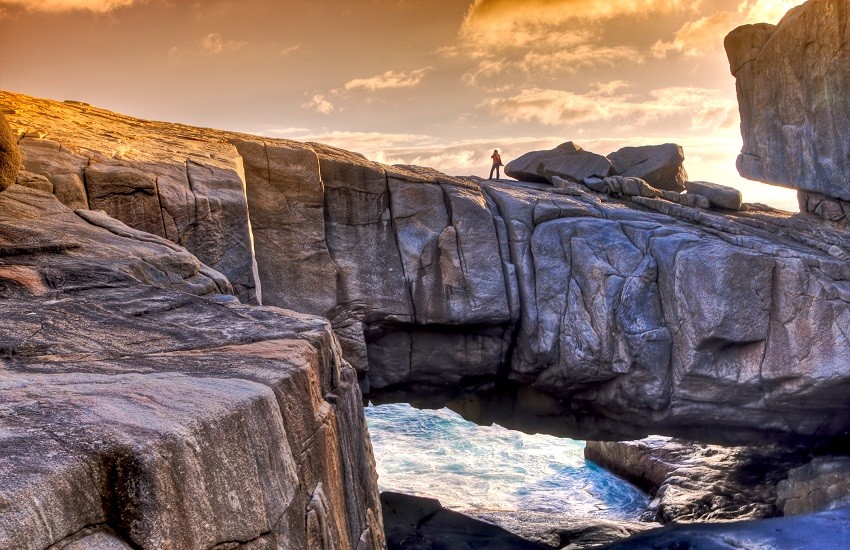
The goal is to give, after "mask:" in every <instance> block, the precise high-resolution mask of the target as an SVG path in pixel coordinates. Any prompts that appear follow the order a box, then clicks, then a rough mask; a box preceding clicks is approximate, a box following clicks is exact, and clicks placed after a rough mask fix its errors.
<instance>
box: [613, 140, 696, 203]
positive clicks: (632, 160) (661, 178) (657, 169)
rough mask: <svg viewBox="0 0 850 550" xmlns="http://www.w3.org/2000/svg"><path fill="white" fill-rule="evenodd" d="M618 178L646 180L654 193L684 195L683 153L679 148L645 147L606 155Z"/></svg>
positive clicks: (671, 145) (627, 148)
mask: <svg viewBox="0 0 850 550" xmlns="http://www.w3.org/2000/svg"><path fill="white" fill-rule="evenodd" d="M608 159H609V160H610V161H611V163H612V164H613V165H614V171H615V173H616V174H617V175H619V176H625V177H629V176H631V177H636V178H640V179H642V180H645V181H646V182H647V183H648V184H649V185H651V186H652V187H655V188H656V189H662V190H665V191H684V189H685V181H686V180H687V179H688V173H687V172H686V171H685V166H684V162H685V153H684V151H683V150H682V147H681V146H680V145H676V144H674V143H665V144H663V145H644V146H641V147H623V148H622V149H620V150H619V151H616V152H614V153H611V154H610V155H608Z"/></svg>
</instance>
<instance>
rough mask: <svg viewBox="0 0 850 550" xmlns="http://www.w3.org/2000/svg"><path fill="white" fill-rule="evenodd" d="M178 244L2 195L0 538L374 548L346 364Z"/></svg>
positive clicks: (19, 543)
mask: <svg viewBox="0 0 850 550" xmlns="http://www.w3.org/2000/svg"><path fill="white" fill-rule="evenodd" d="M232 291H233V290H232V287H231V284H230V282H229V281H228V279H227V278H226V277H225V276H224V275H222V274H221V273H218V272H216V271H215V270H213V269H211V268H209V267H207V266H205V265H203V264H201V263H200V262H199V261H198V260H197V258H195V257H194V256H193V255H191V254H189V253H188V252H187V251H186V250H185V249H184V248H182V247H180V246H178V245H176V244H174V243H172V242H170V241H168V240H166V239H164V238H161V237H158V236H155V235H152V234H149V233H144V232H142V231H139V230H137V229H133V228H130V227H128V226H127V225H125V224H123V223H121V222H119V221H117V220H115V219H113V218H110V217H108V216H106V215H105V214H103V213H102V212H97V211H92V210H77V211H76V213H75V212H74V211H72V210H70V209H69V208H67V207H66V206H64V205H63V204H61V203H60V202H59V200H57V198H56V197H55V196H54V195H53V194H51V193H49V192H46V191H43V190H38V189H32V188H28V187H24V186H21V185H12V186H11V187H10V188H8V189H7V190H6V191H5V192H3V193H0V349H2V356H0V547H2V548H10V549H11V548H14V549H21V550H24V549H43V548H68V549H71V548H74V549H92V548H100V549H103V548H109V549H121V548H127V549H129V548H157V549H207V548H217V549H225V548H237V547H246V548H268V547H275V548H299V549H302V548H352V549H353V548H357V549H366V548H376V549H377V548H382V547H383V545H384V541H383V526H382V520H381V513H380V504H379V502H378V493H377V486H376V478H377V476H376V474H375V470H374V461H373V458H372V452H371V447H370V443H369V438H368V434H367V432H366V427H365V419H364V416H363V410H362V406H361V398H360V391H359V387H358V385H357V375H356V372H355V371H354V370H353V369H352V368H351V367H350V366H349V365H348V364H347V363H346V362H345V361H344V360H343V358H342V355H341V352H340V349H339V345H338V342H337V340H336V337H335V336H334V334H333V332H332V330H331V327H330V325H329V324H328V323H327V321H325V320H323V319H320V318H317V317H312V316H307V315H302V314H297V313H294V312H291V311H285V310H282V309H278V308H274V307H259V306H245V305H242V304H240V303H239V301H238V300H237V299H236V297H235V296H233V295H231V294H230V293H231V292H232Z"/></svg>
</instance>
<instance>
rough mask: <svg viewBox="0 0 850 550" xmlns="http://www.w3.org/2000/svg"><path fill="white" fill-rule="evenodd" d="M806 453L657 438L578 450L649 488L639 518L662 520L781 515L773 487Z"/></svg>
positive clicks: (591, 445)
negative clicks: (647, 501) (651, 497)
mask: <svg viewBox="0 0 850 550" xmlns="http://www.w3.org/2000/svg"><path fill="white" fill-rule="evenodd" d="M809 453H810V451H809V450H808V449H805V448H797V449H793V448H791V449H789V448H783V447H779V446H776V445H761V446H742V447H737V446H736V447H722V446H719V445H706V444H701V443H693V442H689V441H683V440H678V439H671V438H668V437H659V436H652V437H647V438H644V439H641V440H638V441H589V442H588V443H587V446H586V447H585V450H584V455H585V457H586V458H587V459H588V460H592V461H593V462H595V463H597V464H599V465H600V466H602V467H604V468H606V469H608V470H610V471H612V472H614V473H616V474H617V475H620V476H622V477H624V478H626V479H628V480H629V481H631V482H633V483H635V484H637V485H639V486H641V487H642V488H644V489H646V490H647V491H649V492H650V493H651V494H652V496H653V499H652V501H651V502H650V504H649V506H648V507H647V510H646V511H645V512H644V514H643V519H644V520H647V521H660V522H661V523H665V524H666V523H670V522H676V523H691V522H708V521H728V520H734V519H762V518H769V517H773V516H777V515H783V508H782V504H781V502H779V501H780V497H779V494H778V488H777V485H778V484H781V483H782V482H783V480H784V479H785V478H786V477H787V476H788V474H789V470H790V471H793V469H795V468H798V467H800V466H802V465H803V464H805V463H807V462H808V461H809V460H810V459H811V455H810V454H809ZM800 492H801V493H803V492H804V491H800ZM821 509H823V508H817V509H815V508H811V509H809V510H807V511H808V512H814V511H819V510H821ZM786 515H788V514H786Z"/></svg>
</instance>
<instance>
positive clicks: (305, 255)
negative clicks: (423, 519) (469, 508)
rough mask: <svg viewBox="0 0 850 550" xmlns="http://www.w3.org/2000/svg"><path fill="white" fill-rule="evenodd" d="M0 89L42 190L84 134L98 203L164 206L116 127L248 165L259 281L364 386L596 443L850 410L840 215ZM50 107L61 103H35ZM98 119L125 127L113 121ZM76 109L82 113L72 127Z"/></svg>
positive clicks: (798, 435)
mask: <svg viewBox="0 0 850 550" xmlns="http://www.w3.org/2000/svg"><path fill="white" fill-rule="evenodd" d="M0 101H2V106H3V107H4V108H7V109H9V110H12V111H14V112H15V113H16V114H14V115H9V116H10V120H11V121H12V124H13V126H15V127H16V128H18V130H19V132H21V131H23V129H24V127H26V128H30V130H28V131H27V132H28V134H32V133H33V132H35V134H33V135H29V137H23V138H22V139H21V143H22V144H23V145H24V148H25V153H26V152H27V151H29V157H28V159H29V160H27V161H26V162H27V163H29V164H28V165H25V167H26V168H27V170H29V171H30V172H33V171H35V172H34V173H36V174H37V175H38V174H39V173H40V174H41V175H44V176H46V177H47V179H48V180H50V181H51V182H52V183H53V184H54V193H55V192H56V189H57V188H58V187H57V184H56V181H58V180H56V179H55V175H54V172H53V170H54V168H53V163H55V162H58V161H56V160H55V159H56V158H59V159H65V160H62V163H63V166H66V167H68V166H71V167H73V166H75V165H74V164H73V163H74V162H83V160H80V159H83V157H85V155H83V152H85V154H86V155H89V156H88V157H85V163H86V164H85V166H84V167H83V170H82V176H79V173H77V174H78V177H80V178H81V179H82V178H83V177H85V179H86V181H87V182H88V180H89V179H91V180H92V181H94V182H96V183H97V185H93V187H92V189H98V190H103V189H110V186H117V187H115V189H116V191H115V192H114V193H113V192H111V191H110V192H106V193H105V194H103V195H101V194H97V193H95V192H89V193H88V194H87V197H88V201H89V202H92V201H93V200H96V201H102V202H100V203H99V204H102V205H104V206H103V207H104V208H107V209H110V208H112V207H111V206H110V205H112V204H113V201H114V200H118V199H117V198H116V197H119V198H120V197H123V196H124V195H123V193H124V192H125V191H126V192H128V193H130V194H131V195H132V196H133V197H134V199H133V200H132V201H131V202H129V203H128V204H132V205H134V206H133V209H131V211H132V212H144V213H145V215H144V216H142V215H141V214H140V215H139V217H138V218H133V217H132V216H128V217H127V218H128V219H129V218H133V219H132V220H130V221H131V222H132V223H133V224H136V225H137V226H139V227H141V228H149V229H151V230H153V229H154V226H156V225H157V224H156V223H153V224H152V225H150V226H149V225H147V224H149V222H150V219H149V216H153V217H154V220H155V221H156V220H160V217H158V216H159V215H158V214H157V212H159V213H161V212H162V209H159V210H157V209H156V208H154V207H153V206H152V201H150V199H151V198H152V197H154V196H159V195H161V193H155V194H151V193H152V192H153V191H152V189H153V188H152V186H153V185H154V183H155V184H156V188H157V189H159V188H160V182H161V181H164V180H163V179H162V177H161V175H159V171H161V170H164V169H165V168H162V169H161V168H159V167H158V166H159V165H158V164H156V163H154V162H153V160H152V159H150V158H149V157H147V156H144V155H150V154H152V153H144V155H142V153H139V155H142V159H144V161H145V162H148V164H146V165H143V164H142V163H141V160H142V159H140V160H139V161H135V160H134V161H133V162H130V163H129V164H122V163H123V162H128V161H126V158H128V157H132V156H133V155H134V154H136V153H134V151H131V150H128V151H125V153H124V154H123V156H124V159H117V160H116V159H114V158H113V157H114V156H115V154H117V153H116V152H113V154H112V155H111V156H109V155H107V154H106V153H104V152H103V151H107V152H109V151H117V150H116V147H120V144H122V143H124V141H126V140H125V138H124V137H122V134H121V133H120V132H124V131H127V132H131V135H132V136H134V137H133V139H135V140H143V143H146V144H148V143H150V144H151V145H150V148H149V149H150V150H151V151H154V152H161V151H170V149H168V148H167V147H165V145H164V144H168V143H171V142H172V141H175V142H176V143H177V144H178V145H179V148H178V149H179V150H178V151H177V152H176V153H174V154H175V155H176V156H177V157H179V158H181V159H182V160H181V161H182V162H183V163H184V164H183V165H182V166H184V167H187V166H188V167H189V168H188V170H189V173H192V170H193V168H191V167H192V166H194V165H195V164H194V163H195V160H191V162H189V161H186V156H185V154H186V150H184V148H189V149H187V150H188V151H189V152H190V153H191V154H192V157H191V159H196V158H204V159H209V163H213V164H216V166H219V165H223V166H229V167H230V172H227V170H226V169H225V168H224V167H220V168H217V169H219V170H224V171H225V172H227V173H228V174H231V175H232V174H237V175H238V172H239V171H238V170H237V169H236V168H234V167H238V166H243V167H244V174H245V176H244V177H245V179H244V181H245V185H246V188H247V199H244V200H245V203H246V204H247V210H242V211H241V212H243V213H244V212H246V211H249V212H250V216H251V223H252V224H253V227H254V241H255V246H256V251H257V252H256V257H257V263H258V267H259V277H258V280H259V283H256V284H255V286H254V288H258V287H259V286H260V285H262V287H263V288H264V295H265V296H264V303H266V304H268V305H275V306H281V307H287V308H293V309H298V310H300V311H303V312H306V313H312V314H317V315H323V316H326V317H327V318H328V319H330V320H331V322H332V324H333V326H334V327H336V328H337V329H338V330H339V331H340V335H341V337H342V343H343V345H344V350H345V353H346V357H348V358H349V359H350V360H351V362H352V364H353V365H354V366H355V367H356V369H357V370H358V373H359V376H360V382H361V385H362V387H363V389H364V391H365V392H366V393H367V394H368V396H369V398H372V399H375V400H377V401H381V400H404V401H411V402H415V403H420V404H428V405H443V404H450V406H452V407H453V408H455V409H456V410H458V411H460V412H462V413H463V414H465V415H466V416H467V417H469V418H472V419H475V420H478V421H480V422H488V423H489V422H491V421H498V422H500V423H502V424H504V425H509V426H516V427H520V428H524V429H528V430H534V431H547V432H550V433H555V434H571V435H578V436H581V437H583V438H588V439H607V438H634V437H642V436H644V435H647V434H649V433H664V434H668V435H677V436H682V437H688V438H691V439H696V440H702V441H712V442H754V441H760V440H775V439H786V440H797V441H815V440H824V439H830V438H833V437H836V436H842V435H845V434H846V433H847V432H848V430H850V403H849V402H848V401H847V400H846V399H845V396H846V395H847V394H848V391H850V365H848V363H847V361H846V357H848V356H850V331H848V327H850V233H848V231H847V230H845V229H841V228H839V227H837V226H834V225H830V224H825V223H820V222H818V221H817V220H814V219H811V218H806V217H803V216H799V215H796V216H792V215H790V214H787V213H782V212H779V211H772V210H770V209H765V208H761V207H758V206H756V205H744V206H742V211H740V212H724V211H711V210H704V209H703V208H708V207H709V206H710V204H709V201H708V199H705V198H704V197H702V196H701V195H691V194H686V195H681V194H679V193H675V192H670V191H659V190H653V191H652V193H648V194H647V193H644V192H642V191H641V190H642V189H644V188H646V189H649V190H652V188H651V187H648V186H645V184H644V186H643V187H642V186H641V185H640V181H641V180H637V179H634V178H619V179H617V178H609V179H611V181H612V182H614V181H615V180H616V182H620V183H618V185H619V189H620V191H622V193H621V194H616V195H611V196H609V195H606V194H604V193H602V194H600V193H596V192H593V191H591V190H590V189H589V188H587V187H585V186H583V185H581V184H576V183H574V182H566V183H565V184H564V185H563V186H561V187H559V188H556V187H553V186H551V185H548V184H544V185H541V184H532V183H521V182H517V183H514V184H507V183H503V182H486V181H477V180H472V179H458V178H451V177H448V176H445V175H443V174H440V173H438V172H436V171H433V170H430V169H425V168H417V167H410V166H406V167H405V166H386V165H381V164H378V163H373V162H370V161H367V160H366V159H364V158H363V157H362V156H360V155H357V154H354V153H349V152H345V151H341V150H338V149H333V148H330V147H326V146H323V145H319V144H299V143H295V142H291V141H285V140H270V139H265V138H260V137H256V136H247V135H244V134H232V133H226V132H219V131H214V130H202V129H193V128H187V127H183V126H176V125H164V124H162V123H147V122H145V121H138V120H135V119H127V118H126V117H121V116H120V115H114V114H111V113H108V112H106V111H101V110H95V109H93V108H91V107H87V106H80V105H77V104H60V103H57V102H48V101H44V100H30V99H28V98H26V96H18V95H14V94H8V93H4V94H3V95H0ZM57 110H58V111H60V112H62V113H65V114H67V115H68V117H69V118H67V119H62V120H60V121H57V120H56V119H55V118H54V117H51V116H49V115H50V114H51V113H55V112H57ZM95 115H96V116H95ZM110 117H112V118H114V119H115V120H117V121H118V122H117V124H118V126H116V128H118V130H120V132H119V131H118V130H116V131H115V132H112V131H107V130H106V128H107V127H109V126H110V124H111V118H110ZM93 119H96V120H93ZM72 121H76V122H75V123H73V124H72ZM81 121H82V122H81ZM131 122H132V124H131ZM83 123H84V124H83ZM121 124H124V126H121ZM79 125H83V126H86V127H89V126H90V127H91V128H95V130H91V129H90V130H88V133H84V136H83V137H82V138H80V139H81V142H82V144H83V145H77V144H75V141H74V140H75V139H77V138H75V137H74V132H72V129H73V128H75V127H76V126H79ZM36 129H37V130H36ZM98 129H99V130H98ZM131 129H132V130H131ZM98 132H100V133H98ZM28 134H27V133H25V134H24V135H25V136H26V135H28ZM41 134H44V136H43V137H41V138H39V137H38V136H39V135H41ZM180 136H184V138H181V137H180ZM186 136H188V137H186ZM51 137H53V138H54V139H57V140H59V141H61V142H62V144H61V146H55V145H51V144H50V143H48V141H49V140H50V139H51ZM189 138H191V139H189ZM59 141H57V143H58V142H59ZM86 147H88V148H86ZM110 147H111V148H110ZM46 151H52V152H53V153H51V154H48V153H47V152H46ZM178 153H179V154H178ZM157 154H159V153H157ZM107 156H108V157H109V159H111V160H108V161H107V160H103V161H98V160H97V159H101V158H102V157H107ZM33 159H38V162H36V161H35V160H33ZM74 159H76V160H74ZM118 160H121V162H118ZM165 166H166V167H168V166H172V165H170V164H168V163H167V162H166V163H165ZM67 169H68V170H70V169H71V168H67ZM169 169H170V168H169ZM116 174H117V175H116ZM66 175H68V174H66ZM70 175H71V176H73V175H74V174H73V173H72V174H70ZM52 176H53V177H54V179H52V180H51V179H50V178H51V177H52ZM222 177H223V176H222ZM113 178H117V179H113ZM237 179H238V178H237ZM633 180H634V181H633ZM193 181H195V180H193ZM215 181H217V182H219V181H220V180H215ZM234 181H235V180H234ZM563 181H566V180H563ZM604 181H605V180H603V182H604ZM116 182H117V183H116ZM635 182H637V183H636V186H635V189H636V193H635V194H631V191H629V189H631V187H632V183H635ZM42 183H43V182H42ZM36 185H37V184H36ZM211 185H212V184H211ZM612 185H613V183H612ZM627 188H628V189H627ZM87 189H88V188H87ZM626 191H629V192H628V193H627V192H626ZM645 195H646V196H645ZM687 197H699V198H702V199H704V200H705V204H702V205H700V204H697V203H696V202H695V201H686V200H684V199H685V198H687ZM149 202H150V203H151V204H149ZM233 204H236V203H235V202H234V203H233ZM697 206H702V207H703V208H697ZM80 212H85V211H84V210H80ZM231 212H235V210H234V211H231ZM227 219H228V220H230V218H227ZM125 221H126V220H125ZM232 227H246V228H247V227H248V222H247V220H245V219H242V220H241V221H239V220H235V219H233V220H230V221H227V223H223V224H221V225H214V226H212V227H208V228H207V229H206V230H205V232H204V234H205V237H206V239H207V241H203V242H200V241H199V242H198V243H197V244H198V246H200V247H201V248H202V249H204V242H208V245H209V247H210V248H211V249H213V250H218V251H219V252H221V253H223V254H225V256H223V258H228V259H230V258H235V257H242V258H243V260H244V261H242V264H241V265H247V264H248V263H250V261H249V255H242V256H240V255H239V254H234V255H231V254H230V253H225V251H227V250H230V249H229V248H227V247H225V248H221V247H220V246H219V243H223V242H230V241H229V237H227V236H226V235H232V234H233V232H232V231H231V228H232ZM225 234H226V235H225ZM248 238H249V240H250V234H249V235H248ZM238 250H244V249H240V248H237V251H238ZM199 253H200V252H199ZM228 261H229V260H228ZM228 261H224V263H225V264H228ZM220 271H221V270H220ZM225 275H227V273H225ZM228 279H229V280H230V281H231V283H233V282H234V277H232V276H228ZM250 285H251V283H246V284H244V285H243V286H242V287H241V288H242V289H243V290H244V289H246V288H248V287H249V286H250ZM235 288H236V290H237V292H239V288H240V287H239V285H238V284H235ZM241 294H242V295H243V296H244V292H242V293H241Z"/></svg>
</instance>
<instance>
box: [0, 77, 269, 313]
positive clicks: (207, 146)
mask: <svg viewBox="0 0 850 550" xmlns="http://www.w3.org/2000/svg"><path fill="white" fill-rule="evenodd" d="M16 97H17V98H18V99H17V100H16V99H15V98H16ZM22 97H23V96H14V95H13V94H7V93H2V94H0V102H2V104H3V105H4V106H9V108H8V109H7V116H8V118H9V119H11V120H13V121H14V124H15V127H16V129H17V132H18V136H19V140H18V146H19V147H20V150H21V153H22V156H23V167H24V169H25V170H27V171H29V172H31V173H35V174H39V175H42V176H45V177H46V178H47V179H48V180H49V181H50V182H51V183H52V184H53V193H54V194H55V195H56V197H57V198H58V199H59V200H60V201H61V202H62V203H63V204H65V205H67V206H68V207H69V208H74V209H76V208H91V209H93V210H103V211H105V212H106V213H107V214H108V215H109V216H111V217H113V218H115V219H118V220H120V221H122V222H124V223H126V224H127V225H129V226H131V227H133V228H135V229H139V230H141V231H145V232H148V233H151V234H154V235H158V236H160V237H164V238H166V239H169V240H170V241H172V242H174V243H176V244H179V245H181V246H183V247H185V248H186V249H187V250H188V251H189V252H190V253H192V254H193V255H195V256H197V257H198V259H200V260H201V262H203V263H204V264H206V265H208V266H210V267H212V268H213V269H215V270H217V271H220V272H221V273H222V274H224V275H225V276H226V277H227V279H228V280H229V281H230V282H231V284H233V287H234V289H235V290H236V293H237V295H238V296H239V298H240V299H241V300H242V301H244V302H246V303H259V299H260V297H259V287H257V278H256V276H255V273H254V272H255V269H256V268H255V263H254V252H253V246H252V242H251V228H250V224H249V218H248V206H247V201H246V199H245V188H244V175H243V169H242V164H241V162H242V159H241V157H239V155H237V154H234V151H233V147H232V146H231V145H229V144H228V143H226V142H225V141H224V140H223V139H222V138H221V137H219V136H217V135H216V132H214V131H207V130H203V129H199V128H192V127H189V126H182V125H179V124H166V123H157V122H145V123H144V124H141V123H140V121H138V120H137V119H133V118H131V117H126V116H122V115H118V114H115V113H109V112H108V111H103V110H101V109H97V108H94V107H91V106H90V105H87V104H85V103H79V102H64V103H60V102H56V101H47V100H40V99H36V98H27V99H26V100H21V99H22ZM45 117H48V118H49V119H50V123H49V124H46V123H45V122H46V121H45ZM80 122H84V123H80Z"/></svg>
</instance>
